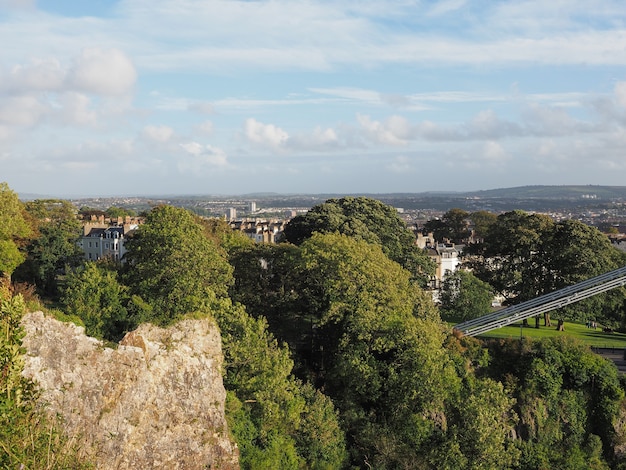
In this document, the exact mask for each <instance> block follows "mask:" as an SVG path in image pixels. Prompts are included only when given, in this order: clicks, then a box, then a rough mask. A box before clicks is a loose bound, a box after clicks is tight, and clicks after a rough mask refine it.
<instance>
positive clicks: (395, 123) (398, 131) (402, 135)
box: [357, 114, 412, 145]
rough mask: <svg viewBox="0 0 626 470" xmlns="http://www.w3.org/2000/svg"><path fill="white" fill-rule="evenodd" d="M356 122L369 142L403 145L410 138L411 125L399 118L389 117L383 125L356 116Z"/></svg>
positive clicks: (367, 117) (365, 117)
mask: <svg viewBox="0 0 626 470" xmlns="http://www.w3.org/2000/svg"><path fill="white" fill-rule="evenodd" d="M357 121H358V123H359V124H360V125H361V127H362V128H363V129H364V130H365V131H366V135H367V136H368V137H369V138H370V140H372V141H374V142H378V143H382V144H390V145H405V144H406V143H407V141H408V139H410V138H411V133H412V129H411V125H410V123H409V122H408V121H407V120H406V119H405V118H403V117H401V116H391V117H390V118H389V119H387V121H386V122H385V123H381V122H379V121H374V120H372V119H371V118H370V117H369V116H366V115H362V114H358V115H357Z"/></svg>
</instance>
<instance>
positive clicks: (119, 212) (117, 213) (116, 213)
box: [105, 206, 136, 219]
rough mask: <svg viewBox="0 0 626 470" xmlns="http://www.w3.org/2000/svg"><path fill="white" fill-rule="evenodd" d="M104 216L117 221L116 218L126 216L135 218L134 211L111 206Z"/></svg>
mask: <svg viewBox="0 0 626 470" xmlns="http://www.w3.org/2000/svg"><path fill="white" fill-rule="evenodd" d="M105 214H106V216H107V217H109V218H110V219H117V218H118V217H126V216H135V215H136V214H135V211H133V210H131V209H125V208H123V207H115V206H111V207H109V208H108V209H107V210H106V211H105Z"/></svg>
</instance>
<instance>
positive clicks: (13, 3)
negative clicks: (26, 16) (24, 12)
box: [0, 0, 35, 8]
mask: <svg viewBox="0 0 626 470" xmlns="http://www.w3.org/2000/svg"><path fill="white" fill-rule="evenodd" d="M33 6H35V0H0V8H31V7H33Z"/></svg>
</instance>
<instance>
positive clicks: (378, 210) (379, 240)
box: [285, 197, 435, 285]
mask: <svg viewBox="0 0 626 470" xmlns="http://www.w3.org/2000/svg"><path fill="white" fill-rule="evenodd" d="M314 232H319V233H333V232H338V233H342V234H344V235H348V236H350V237H353V238H356V239H358V240H363V241H366V242H368V243H374V244H378V245H380V246H381V247H382V249H383V252H384V253H385V254H386V255H387V256H388V257H389V258H390V259H392V260H394V261H396V262H397V263H399V264H400V265H401V266H403V267H404V268H405V269H407V270H408V271H409V272H410V273H411V274H412V276H413V278H414V279H415V280H417V281H418V282H419V283H420V285H426V283H427V282H428V278H429V275H431V274H434V272H435V267H434V264H433V262H432V261H431V260H430V259H429V258H428V256H427V254H426V253H425V252H424V251H423V250H421V249H419V248H418V247H417V246H416V245H415V235H414V234H413V232H411V230H409V228H408V227H407V226H406V224H405V223H404V221H403V220H402V219H401V218H400V217H399V216H398V213H397V211H396V210H395V209H394V208H393V207H391V206H388V205H386V204H383V203H382V202H380V201H377V200H375V199H371V198H367V197H343V198H341V199H329V200H327V201H326V202H325V203H323V204H319V205H317V206H315V207H313V208H311V210H309V211H308V212H307V213H306V214H304V215H298V216H296V217H294V218H293V219H292V220H291V221H290V222H289V223H288V224H287V225H286V227H285V237H286V239H287V241H289V242H291V243H294V244H296V245H300V244H302V243H303V242H304V241H305V240H306V239H308V238H310V237H311V236H312V234H313V233H314Z"/></svg>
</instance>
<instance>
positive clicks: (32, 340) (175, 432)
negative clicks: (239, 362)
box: [22, 312, 239, 470]
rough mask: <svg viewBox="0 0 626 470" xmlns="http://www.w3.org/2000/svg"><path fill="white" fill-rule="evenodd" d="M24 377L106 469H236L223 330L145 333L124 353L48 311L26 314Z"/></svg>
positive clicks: (205, 323) (132, 337)
mask: <svg viewBox="0 0 626 470" xmlns="http://www.w3.org/2000/svg"><path fill="white" fill-rule="evenodd" d="M22 325H23V327H24V329H25V331H26V336H25V338H24V340H23V345H24V347H25V348H26V357H25V362H26V365H25V368H24V375H25V376H27V377H29V378H31V379H33V380H34V381H35V382H37V383H38V384H39V388H40V389H41V390H42V392H43V393H42V397H41V399H42V401H43V402H45V403H47V405H48V409H49V411H50V412H52V413H58V414H59V415H60V416H61V418H62V419H63V421H64V429H65V430H66V432H67V433H68V435H70V436H77V437H78V439H80V440H81V442H82V444H83V447H84V449H85V452H86V454H87V455H89V456H90V457H91V458H92V459H95V462H96V464H97V467H98V468H103V469H120V470H122V469H138V468H141V469H152V468H159V469H206V468H212V469H215V468H220V469H235V468H239V465H238V451H237V447H236V444H234V443H233V442H232V441H231V439H230V438H229V433H228V429H227V425H226V420H225V416H224V400H225V397H226V393H225V390H224V385H223V382H222V376H221V365H222V358H223V356H222V352H221V340H220V335H219V331H218V328H217V327H216V326H215V325H214V324H213V323H212V322H211V321H210V320H184V321H182V322H179V323H178V324H176V325H173V326H171V327H169V328H167V329H163V328H158V327H155V326H152V325H150V324H144V325H141V326H140V327H139V328H138V329H137V330H135V331H133V332H132V333H129V334H128V335H126V337H125V338H124V339H123V340H122V342H121V343H120V345H119V347H117V348H116V349H111V348H108V347H105V346H104V345H103V343H102V342H101V341H98V340H96V339H94V338H90V337H87V336H86V335H85V334H84V329H83V328H81V327H77V326H75V325H73V324H71V323H62V322H59V321H57V320H55V319H53V318H49V317H46V316H44V314H43V313H41V312H35V313H29V314H27V315H26V316H25V317H24V319H23V321H22Z"/></svg>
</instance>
